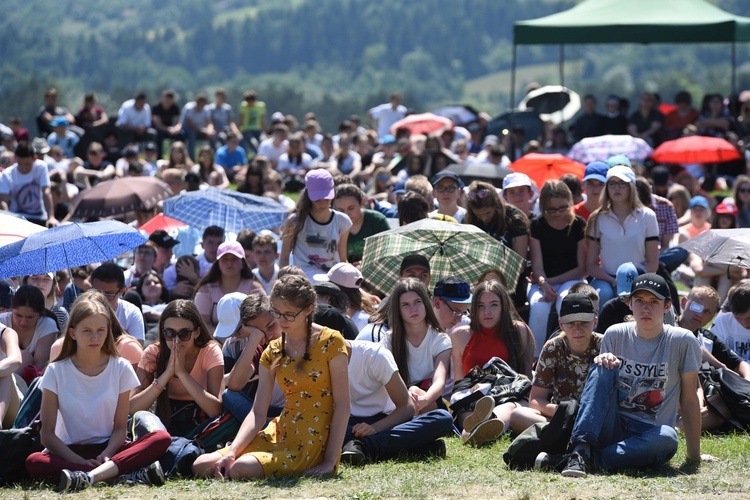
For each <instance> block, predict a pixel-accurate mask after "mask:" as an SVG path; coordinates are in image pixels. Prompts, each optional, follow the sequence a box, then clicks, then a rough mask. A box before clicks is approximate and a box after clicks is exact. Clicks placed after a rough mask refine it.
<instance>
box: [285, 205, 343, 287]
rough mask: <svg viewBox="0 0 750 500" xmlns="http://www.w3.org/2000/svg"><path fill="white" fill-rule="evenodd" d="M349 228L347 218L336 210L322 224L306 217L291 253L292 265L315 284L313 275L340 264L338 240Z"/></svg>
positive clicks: (292, 219) (292, 221) (291, 221)
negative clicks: (292, 257) (298, 268)
mask: <svg viewBox="0 0 750 500" xmlns="http://www.w3.org/2000/svg"><path fill="white" fill-rule="evenodd" d="M294 217H296V216H294V215H293V216H292V218H290V219H289V224H294ZM351 227H352V220H351V219H350V218H349V216H348V215H346V214H343V213H341V212H337V211H336V210H332V215H331V217H330V219H329V220H328V221H326V222H325V223H323V224H319V223H317V222H315V220H313V218H312V217H311V216H308V217H307V220H306V221H305V225H304V226H303V227H302V231H301V232H300V234H298V235H297V244H296V245H295V246H294V249H293V251H292V253H293V255H294V264H295V265H296V266H299V267H300V268H301V269H302V270H303V271H305V275H307V279H309V280H310V282H312V283H314V282H315V281H314V280H313V276H314V275H316V274H320V273H321V271H322V272H327V271H328V270H329V269H330V268H332V267H333V266H334V264H338V263H339V262H340V259H339V240H340V239H341V235H343V234H344V233H346V232H347V231H349V229H351Z"/></svg>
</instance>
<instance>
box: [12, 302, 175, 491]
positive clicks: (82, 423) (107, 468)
mask: <svg viewBox="0 0 750 500" xmlns="http://www.w3.org/2000/svg"><path fill="white" fill-rule="evenodd" d="M115 321H117V318H116V317H115V315H114V313H113V312H112V310H111V309H110V308H108V307H106V306H105V305H104V304H102V303H101V302H100V301H98V300H92V299H91V298H90V297H88V296H86V295H82V296H81V297H79V298H78V299H77V300H76V302H75V303H74V304H73V307H72V308H71V311H70V326H69V328H68V331H67V332H66V333H65V340H64V341H63V346H62V351H61V352H60V355H59V356H58V357H57V358H56V359H55V361H54V362H53V363H51V364H50V365H49V367H48V368H47V371H46V372H45V374H44V377H43V378H42V382H41V384H40V386H41V388H42V391H43V392H42V411H41V419H42V422H43V425H42V430H41V437H42V444H43V445H44V446H45V448H46V449H45V450H44V451H42V452H38V453H33V454H32V455H30V456H29V458H28V459H27V460H26V469H27V471H28V472H29V474H30V475H32V476H33V477H44V478H54V477H59V478H60V483H59V485H58V491H75V490H80V489H83V488H86V487H88V486H90V485H92V484H94V483H96V482H99V481H106V480H108V479H113V478H116V477H118V476H120V475H123V476H122V477H121V480H123V481H124V482H130V483H138V484H156V485H161V484H164V474H163V473H162V471H161V467H160V466H159V463H158V462H156V460H157V459H158V458H159V457H160V456H162V455H163V454H164V453H165V452H166V451H167V448H168V447H169V445H170V444H171V437H170V436H169V434H168V433H167V432H166V431H164V430H154V431H152V432H149V433H148V434H146V435H144V436H142V437H140V438H138V439H137V440H135V441H133V442H129V443H128V442H126V440H125V436H126V430H127V420H128V398H129V396H130V391H131V390H132V389H133V388H135V387H137V386H138V378H137V377H136V375H135V372H134V371H133V367H132V366H131V365H130V363H129V362H128V361H127V360H125V359H123V358H121V357H120V355H119V354H118V352H117V348H116V347H115V339H114V337H113V335H112V324H113V323H114V322H115ZM148 464H151V465H148Z"/></svg>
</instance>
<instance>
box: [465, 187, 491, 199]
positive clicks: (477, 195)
mask: <svg viewBox="0 0 750 500" xmlns="http://www.w3.org/2000/svg"><path fill="white" fill-rule="evenodd" d="M489 195H490V190H489V189H480V190H478V191H470V192H469V199H470V200H471V201H474V200H483V199H485V198H487V197H488V196H489Z"/></svg>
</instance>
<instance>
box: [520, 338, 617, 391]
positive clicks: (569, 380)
mask: <svg viewBox="0 0 750 500" xmlns="http://www.w3.org/2000/svg"><path fill="white" fill-rule="evenodd" d="M601 345H602V335H601V334H599V333H596V332H595V333H594V334H593V338H592V339H591V343H590V344H589V348H588V349H587V350H586V353H585V354H584V355H583V356H578V355H576V354H573V352H571V350H570V347H568V340H567V338H565V335H558V336H556V337H553V338H551V339H550V340H548V341H547V342H546V343H545V344H544V347H543V348H542V352H541V354H540V355H539V361H538V362H537V365H536V370H535V371H534V379H533V380H532V381H531V383H532V385H534V386H535V387H546V388H548V389H550V390H551V391H552V400H551V401H552V403H555V404H559V403H560V402H561V401H567V400H570V399H575V400H579V399H580V398H581V394H582V393H583V386H584V385H586V377H587V376H588V374H589V367H590V366H591V364H592V363H593V362H594V358H595V357H596V356H597V355H598V354H599V349H600V348H601Z"/></svg>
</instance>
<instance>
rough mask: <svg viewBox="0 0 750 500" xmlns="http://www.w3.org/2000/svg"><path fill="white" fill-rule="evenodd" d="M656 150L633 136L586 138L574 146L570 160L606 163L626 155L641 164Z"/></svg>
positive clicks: (569, 156) (570, 152)
mask: <svg viewBox="0 0 750 500" xmlns="http://www.w3.org/2000/svg"><path fill="white" fill-rule="evenodd" d="M653 152H654V149H653V148H652V147H651V146H649V144H648V143H647V142H646V141H644V140H643V139H641V138H640V137H633V136H632V135H600V136H598V137H586V138H585V139H581V140H580V141H578V142H576V143H575V144H573V147H572V148H570V151H568V154H567V155H565V156H567V157H568V158H570V159H572V160H575V161H580V162H581V163H591V162H592V161H606V160H607V158H610V157H612V156H616V155H625V156H627V157H628V158H629V159H630V160H631V161H638V162H641V161H643V160H645V159H646V158H648V156H649V155H650V154H651V153H653Z"/></svg>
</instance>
